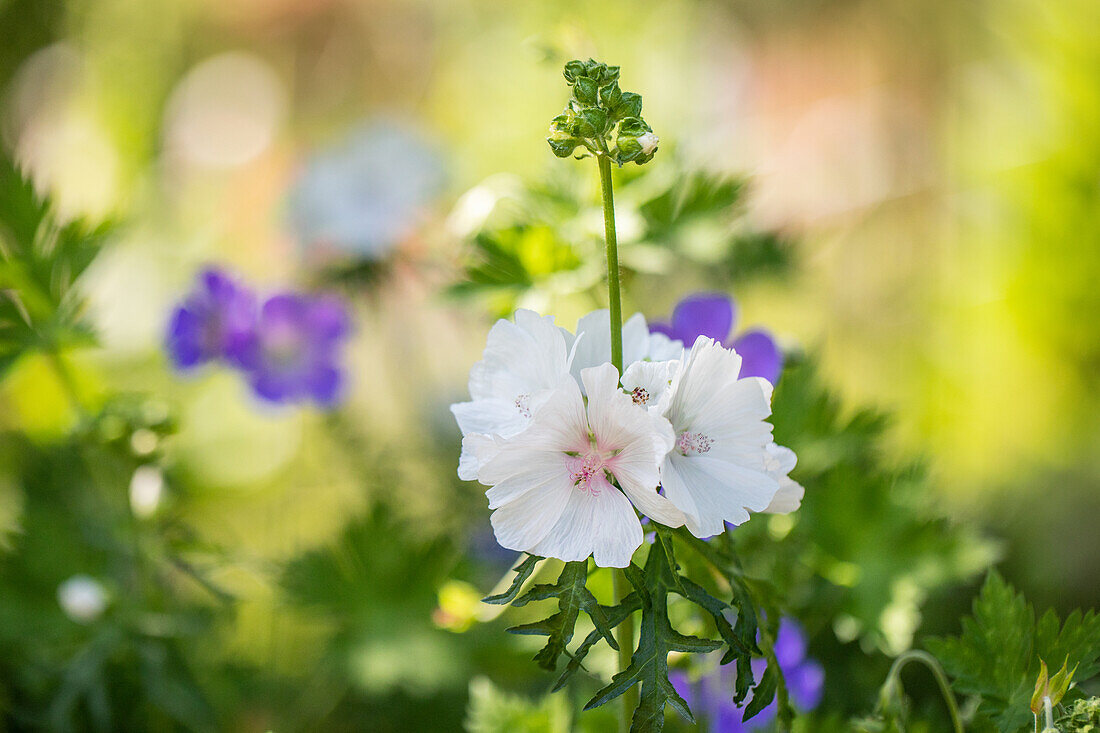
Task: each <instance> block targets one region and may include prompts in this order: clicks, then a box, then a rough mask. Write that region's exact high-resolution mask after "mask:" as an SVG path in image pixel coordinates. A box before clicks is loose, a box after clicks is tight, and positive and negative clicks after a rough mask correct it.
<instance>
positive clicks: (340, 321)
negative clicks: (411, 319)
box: [235, 293, 349, 407]
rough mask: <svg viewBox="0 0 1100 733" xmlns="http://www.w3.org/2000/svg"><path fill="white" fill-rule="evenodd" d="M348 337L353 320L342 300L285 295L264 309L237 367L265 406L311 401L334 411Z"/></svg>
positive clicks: (339, 394)
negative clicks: (332, 408) (266, 404)
mask: <svg viewBox="0 0 1100 733" xmlns="http://www.w3.org/2000/svg"><path fill="white" fill-rule="evenodd" d="M348 332H349V322H348V314H347V311H346V309H345V308H344V304H343V303H342V302H340V301H339V300H338V299H336V298H333V297H328V296H322V297H309V296H305V295H299V294H296V293H282V294H279V295H275V296H272V297H271V298H269V299H268V300H267V302H265V303H264V305H263V308H261V310H260V314H259V317H258V318H257V320H256V327H255V329H254V330H253V332H252V334H251V337H250V338H248V339H247V340H245V341H244V342H243V343H242V344H241V345H240V348H239V349H238V350H237V351H236V353H235V357H236V362H237V363H238V364H239V365H240V366H241V368H242V369H244V370H245V372H246V373H247V375H248V379H249V382H250V383H251V384H252V389H253V391H254V392H255V393H256V394H257V395H258V396H260V397H262V398H263V399H265V400H268V401H270V402H297V401H299V400H303V399H312V400H313V401H315V402H317V403H318V404H320V405H322V406H325V407H332V406H334V405H336V403H337V402H339V400H340V398H341V397H342V395H343V384H344V378H343V373H342V371H341V369H340V353H341V350H342V347H343V344H344V342H345V341H346V340H347V337H348Z"/></svg>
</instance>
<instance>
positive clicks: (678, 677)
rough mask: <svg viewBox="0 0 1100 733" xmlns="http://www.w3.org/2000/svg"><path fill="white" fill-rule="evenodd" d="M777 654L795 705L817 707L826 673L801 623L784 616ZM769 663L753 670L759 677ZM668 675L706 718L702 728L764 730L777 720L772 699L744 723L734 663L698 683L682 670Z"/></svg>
mask: <svg viewBox="0 0 1100 733" xmlns="http://www.w3.org/2000/svg"><path fill="white" fill-rule="evenodd" d="M775 656H776V659H777V660H778V662H779V668H780V669H781V670H783V677H784V679H786V681H787V690H788V692H789V693H790V696H791V703H792V704H793V705H794V707H795V708H797V709H798V710H801V711H803V712H809V711H811V710H813V709H814V708H816V707H817V706H818V704H819V703H820V702H821V695H822V692H823V691H824V687H825V672H824V670H823V669H822V668H821V665H820V664H818V663H817V661H815V660H813V659H807V658H806V636H805V634H804V633H803V632H802V629H801V628H800V627H799V626H798V624H797V623H795V622H794V621H792V620H790V619H783V620H782V622H781V623H780V625H779V634H778V635H777V637H776V640H775ZM765 666H766V662H765V661H764V660H763V659H754V660H752V673H753V676H754V677H755V678H756V679H757V680H759V679H760V677H761V675H763V674H764V668H765ZM668 678H669V680H670V681H671V682H672V686H673V687H675V688H676V692H678V693H679V694H680V697H682V698H684V699H685V700H686V701H687V703H688V705H689V706H690V707H691V708H692V709H693V711H694V712H695V713H696V717H701V718H703V719H704V723H705V724H701V725H700V730H707V731H710V733H742V732H743V731H756V730H763V729H766V728H768V727H769V726H770V725H771V723H772V721H773V720H774V719H775V712H776V707H777V703H776V702H775V700H772V702H771V703H770V704H769V705H768V706H767V707H765V708H764V709H763V710H762V711H760V713H758V714H757V715H756V717H754V718H752V719H751V720H749V721H748V722H742V720H741V717H742V715H744V712H743V711H742V710H741V709H740V708H739V707H737V706H736V705H734V704H733V686H734V682H735V681H736V679H737V673H736V671H734V668H733V665H727V666H723V667H719V668H718V669H717V670H715V671H714V672H713V673H712V674H709V675H707V676H706V677H703V678H702V679H700V680H699V681H698V682H695V683H694V684H692V683H691V682H690V681H689V680H688V676H687V673H686V672H685V671H683V670H680V669H677V670H670V671H669V674H668Z"/></svg>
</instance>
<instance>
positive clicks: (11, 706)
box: [0, 0, 1100, 731]
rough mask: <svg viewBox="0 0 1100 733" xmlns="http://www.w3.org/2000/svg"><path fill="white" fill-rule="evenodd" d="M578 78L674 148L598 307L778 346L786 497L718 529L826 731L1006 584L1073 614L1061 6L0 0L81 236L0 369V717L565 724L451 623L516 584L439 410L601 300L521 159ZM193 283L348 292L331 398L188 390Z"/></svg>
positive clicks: (1084, 197)
mask: <svg viewBox="0 0 1100 733" xmlns="http://www.w3.org/2000/svg"><path fill="white" fill-rule="evenodd" d="M588 56H594V57H596V58H597V59H600V60H603V61H607V62H608V63H613V64H619V65H621V66H622V70H623V71H622V77H621V84H622V86H623V88H624V89H629V90H633V91H636V92H639V93H641V94H642V95H643V97H644V100H645V117H646V119H647V121H648V122H649V123H650V124H651V125H652V126H653V128H654V130H655V131H656V133H657V134H658V135H659V136H660V138H661V150H660V153H659V154H658V156H657V158H656V159H655V160H654V161H653V162H652V163H651V164H649V165H647V166H645V168H644V169H642V168H637V167H629V168H624V169H623V170H622V171H620V172H618V173H617V174H616V175H617V177H618V178H617V186H618V189H617V196H618V204H619V225H620V231H621V238H622V241H623V242H624V244H623V262H624V267H625V268H626V270H627V293H626V300H627V306H626V308H627V312H628V313H630V312H633V311H635V310H639V311H642V312H643V313H644V314H645V315H646V316H647V318H649V319H650V320H651V321H656V320H662V319H667V316H668V314H669V313H670V312H671V310H672V307H673V306H674V305H675V303H676V302H677V301H678V300H679V299H680V298H682V297H683V296H685V295H688V294H690V293H692V292H697V291H719V292H725V293H729V294H731V295H732V296H734V297H735V298H736V300H737V302H738V304H739V306H740V317H739V321H738V323H739V325H738V328H739V329H744V328H749V327H765V328H767V329H768V330H770V331H771V333H772V334H774V335H775V336H776V338H777V340H778V341H779V343H780V344H781V345H782V347H783V348H784V350H785V351H786V352H787V353H788V369H787V372H785V374H784V376H783V377H782V378H781V380H780V385H779V390H778V391H777V394H776V412H777V416H776V426H777V428H776V429H777V435H780V436H782V437H784V438H785V440H784V442H786V443H787V444H790V445H792V446H794V447H796V449H798V450H799V454H800V457H802V463H801V464H800V469H799V470H800V471H802V472H801V473H799V472H798V471H796V473H795V477H796V478H798V479H799V480H800V481H801V482H802V483H803V484H804V485H805V486H806V497H807V498H806V507H805V511H804V512H803V513H802V514H800V515H795V518H794V519H783V520H782V521H770V522H769V521H766V520H758V522H756V524H757V525H759V527H758V528H757V529H749V527H750V525H752V524H753V523H750V525H746V527H745V528H744V529H745V532H744V533H743V536H744V538H745V540H744V541H745V543H746V546H748V547H756V546H759V547H760V548H761V549H760V550H759V553H760V554H759V557H760V558H761V559H760V561H759V562H760V570H761V572H766V573H769V575H770V576H773V577H777V578H779V577H782V578H785V580H781V581H777V582H779V583H780V585H781V586H782V587H785V588H786V589H787V591H788V593H789V594H790V598H791V607H790V612H791V614H792V616H795V617H797V618H798V619H799V621H800V622H801V623H802V624H803V626H804V627H805V629H806V632H807V634H808V635H809V638H810V651H811V653H812V654H813V655H815V656H816V657H817V658H818V659H819V660H820V661H821V663H822V664H823V665H824V668H825V679H826V692H825V698H824V701H823V703H822V708H821V710H822V713H821V715H822V716H824V717H828V716H829V715H834V716H840V715H849V714H852V713H853V712H855V711H858V710H859V709H861V706H863V705H864V704H865V703H866V702H867V701H870V702H872V703H873V699H874V698H873V694H874V690H875V688H876V685H877V684H879V683H881V679H882V672H883V671H884V669H885V666H888V659H889V657H890V656H891V655H894V654H897V653H898V652H900V651H902V650H904V649H905V648H908V647H909V646H910V645H912V644H913V643H915V640H919V639H920V638H921V636H922V635H923V634H927V633H942V632H954V631H956V630H957V616H958V614H959V613H961V612H963V611H965V610H966V609H967V608H968V607H969V598H970V595H971V591H972V589H973V588H974V587H976V584H977V583H978V582H979V581H980V578H981V573H982V571H983V570H984V569H985V568H986V567H987V566H989V565H990V564H991V563H993V562H995V561H999V562H1000V568H1001V569H1002V571H1003V572H1004V573H1005V575H1006V577H1007V578H1008V579H1009V580H1011V581H1012V582H1014V583H1015V584H1016V585H1017V586H1018V587H1020V588H1021V589H1022V590H1024V591H1026V592H1027V594H1028V595H1029V598H1031V599H1032V600H1033V601H1035V602H1036V604H1037V605H1038V606H1040V607H1042V606H1047V605H1051V606H1054V607H1055V608H1057V609H1059V611H1061V612H1063V613H1065V612H1067V611H1068V610H1069V609H1071V608H1073V607H1076V606H1082V605H1083V606H1096V605H1100V573H1098V570H1097V564H1096V562H1095V558H1096V557H1097V555H1098V553H1100V533H1097V532H1096V531H1095V527H1096V517H1097V516H1098V511H1100V491H1098V488H1100V288H1097V285H1096V283H1097V281H1098V280H1100V5H1098V4H1096V3H1095V2H1093V1H1092V0H1063V1H1062V2H1059V3H1046V2H1040V1H1039V0H998V2H967V3H958V2H948V1H946V0H943V1H941V0H922V1H921V2H910V1H908V0H886V1H881V0H876V1H874V2H872V1H870V0H788V1H787V2H780V3H776V2H763V1H762V0H673V1H672V2H666V3H661V4H654V5H652V6H650V5H647V4H643V3H637V2H620V1H619V0H608V1H607V2H602V3H581V2H569V1H565V0H563V1H562V2H556V3H515V2H499V1H497V0H451V1H449V2H428V1H427V0H424V1H419V2H418V1H416V0H379V1H372V0H234V1H233V2H213V1H212V0H141V1H138V0H80V1H74V2H60V1H59V0H0V141H2V142H0V147H2V148H3V152H4V155H5V157H7V158H9V159H11V160H14V161H17V162H18V164H19V165H20V166H21V167H22V168H23V169H24V170H25V171H26V172H27V175H28V176H29V178H30V180H31V182H32V183H33V187H34V190H35V191H37V192H38V195H39V196H41V197H47V198H46V199H45V200H46V201H48V207H49V212H50V215H51V216H53V217H55V218H56V221H57V222H58V223H59V224H58V225H59V226H64V225H66V224H69V223H71V226H72V227H77V228H78V229H79V231H80V232H84V233H89V234H88V236H91V234H90V233H94V236H95V238H96V239H95V242H96V244H95V250H94V251H95V256H94V257H86V258H83V259H81V258H77V259H78V260H79V261H78V262H76V263H75V264H74V263H70V262H59V261H55V260H49V267H50V268H51V269H50V273H52V274H48V275H47V276H46V277H45V279H44V280H43V281H42V282H44V283H46V290H50V287H51V286H56V285H57V278H56V277H55V276H56V275H57V273H58V272H59V269H58V268H61V267H62V266H63V269H64V273H65V277H64V278H62V280H64V284H65V292H63V293H61V294H60V296H59V298H58V303H57V305H58V307H57V308H56V309H54V310H52V311H50V318H51V319H53V320H51V323H53V322H54V321H55V320H56V319H54V317H55V316H58V317H60V316H59V315H58V314H61V315H64V316H65V318H71V319H72V321H73V323H74V324H75V323H76V322H77V321H79V324H80V329H78V330H79V332H80V337H79V338H77V337H73V338H68V337H67V336H64V335H59V336H57V338H51V340H50V341H49V342H48V344H46V346H45V347H43V344H45V343H46V342H44V341H42V339H41V338H37V337H36V338H29V339H27V340H26V343H24V344H22V345H19V346H18V347H16V346H10V347H9V346H7V345H5V347H4V355H3V360H2V362H3V369H4V372H3V381H2V382H0V431H2V433H0V441H2V442H0V711H2V713H3V715H4V720H5V724H4V726H3V727H7V728H10V729H12V730H23V729H39V728H46V729H58V730H64V729H72V730H110V729H123V728H124V729H135V730H173V729H196V730H213V729H222V730H247V731H253V730H254V731H264V730H268V729H274V730H279V731H289V730H377V731H385V730H459V729H462V727H463V726H464V725H465V726H466V727H467V728H468V729H470V730H497V729H499V730H521V729H524V728H522V727H519V724H518V723H514V722H513V723H500V722H494V721H500V720H508V719H509V718H507V715H509V714H512V713H515V711H516V710H520V711H521V712H522V714H523V715H527V716H528V718H527V719H525V720H527V722H526V723H524V725H528V724H530V728H529V729H531V730H559V729H564V728H563V727H562V726H566V725H568V722H569V721H571V720H573V712H572V711H571V709H570V705H569V704H566V701H569V700H572V701H574V702H583V699H581V696H582V693H581V692H579V691H577V692H570V693H569V694H568V695H563V696H561V698H560V700H559V698H553V699H551V700H549V701H544V702H538V700H539V698H538V695H540V694H541V693H544V692H546V691H547V690H548V688H549V686H550V684H551V683H552V678H551V677H550V676H548V675H545V674H543V673H541V672H540V671H539V670H537V668H536V667H535V666H534V665H533V664H532V663H530V661H529V657H530V656H531V655H532V654H533V653H534V651H535V650H537V646H538V645H537V643H536V642H533V641H532V640H530V639H529V638H526V637H514V636H509V635H506V634H504V633H503V628H504V627H505V626H506V625H509V624H510V623H514V622H515V619H514V618H501V619H497V618H496V617H495V614H496V613H497V611H496V610H493V611H489V610H487V608H488V607H486V606H482V605H480V604H479V603H478V599H479V598H480V597H482V596H483V595H485V594H486V593H488V592H489V591H490V590H492V589H493V588H494V586H496V585H498V583H499V581H500V580H501V578H502V577H503V576H504V575H505V573H506V571H507V569H508V567H509V563H511V562H512V561H513V560H514V559H515V557H514V556H513V555H512V554H511V553H508V552H505V551H503V550H501V549H500V548H498V547H497V546H496V545H495V543H494V541H493V538H492V534H491V531H490V528H489V523H488V512H487V510H486V508H485V500H484V496H483V493H482V489H481V488H479V487H478V486H476V485H474V484H466V483H463V482H461V481H459V480H458V478H457V477H456V475H455V468H456V466H457V460H458V451H459V435H458V430H457V428H456V427H455V426H454V424H453V420H452V418H451V416H450V414H449V413H448V411H447V407H448V405H449V404H451V403H452V402H456V401H460V400H463V399H465V394H466V376H467V372H468V369H469V367H470V365H471V364H473V362H474V361H476V360H477V359H478V358H479V356H480V351H481V348H482V347H483V345H484V338H485V334H486V332H487V330H488V328H489V326H490V325H491V324H492V322H493V320H494V319H495V318H496V317H499V316H502V315H506V314H507V313H509V312H510V311H511V310H512V309H513V308H515V307H517V306H523V307H531V308H535V309H537V310H539V311H542V312H545V313H553V314H555V315H556V316H557V317H558V321H559V323H562V324H563V325H565V326H567V327H572V326H573V324H574V323H575V319H576V318H577V317H578V316H580V315H582V314H584V313H585V312H587V311H588V310H591V309H592V308H594V307H599V306H600V305H601V304H602V302H603V297H604V296H603V294H602V289H601V287H602V286H601V278H602V264H601V261H600V248H601V247H602V242H601V234H602V229H601V226H602V221H601V219H600V209H599V191H598V178H597V173H596V166H595V164H594V163H593V162H592V161H574V160H564V161H561V160H557V159H555V158H554V157H553V155H552V153H551V152H550V150H549V148H548V147H547V145H546V143H545V142H544V139H543V138H544V137H545V134H546V129H547V125H548V123H549V120H550V118H551V117H553V116H554V115H555V114H557V113H558V112H560V110H561V108H562V106H563V105H564V103H565V100H566V99H567V89H566V87H565V85H564V84H563V79H562V77H561V73H560V70H561V66H562V64H563V63H564V61H567V60H569V59H571V58H574V57H580V58H587V57H588ZM9 178H10V176H9ZM8 183H10V184H11V185H8V184H5V186H7V187H6V188H5V192H6V195H10V196H13V197H16V198H18V197H19V196H23V195H24V194H25V191H23V190H22V189H21V188H20V186H19V185H18V183H17V182H15V183H13V182H11V181H9V182H8ZM28 200H29V199H28ZM42 206H46V204H42ZM31 208H33V207H31ZM24 209H27V210H28V211H30V209H28V208H27V207H24ZM43 211H45V208H43ZM9 213H10V207H9ZM27 216H28V217H30V220H33V219H34V212H33V211H32V212H31V213H29V214H27ZM6 223H7V224H8V226H9V228H13V227H14V225H12V224H11V223H10V221H9V222H6ZM31 223H32V224H33V223H34V222H33V221H32V222H31ZM65 231H69V230H68V229H66V230H65ZM74 231H75V230H74ZM74 236H75V235H74ZM80 236H84V234H81V235H80ZM49 256H53V255H49ZM47 259H48V257H47ZM85 259H86V260H87V261H84V260H85ZM210 266H214V267H217V268H219V269H220V270H222V271H225V272H227V273H231V274H232V276H233V277H234V278H237V279H238V280H239V281H240V282H242V283H247V284H248V287H250V288H252V289H253V290H254V291H255V292H256V293H258V294H259V297H261V298H266V297H268V296H269V295H272V294H274V293H279V292H287V291H293V292H300V293H327V294H331V295H335V296H336V297H338V298H340V301H341V302H342V303H343V304H344V306H345V307H346V309H347V311H348V314H349V321H350V324H351V325H350V336H349V338H348V341H347V344H346V348H345V349H344V350H343V351H342V353H341V355H340V366H341V369H342V370H343V373H344V375H345V381H344V388H343V390H342V391H341V395H340V399H339V402H338V404H337V405H336V407H335V408H334V409H322V408H320V407H318V406H317V405H315V404H313V403H311V402H310V401H308V400H307V401H304V402H295V403H293V404H274V403H273V402H272V401H271V400H266V401H265V400H263V399H261V398H259V397H257V396H256V395H255V394H254V393H253V391H252V390H250V388H249V383H248V382H247V380H246V379H244V378H242V377H241V375H240V374H239V373H238V371H236V370H234V369H233V368H231V367H229V366H227V365H224V364H208V365H205V366H203V367H201V368H198V369H193V370H187V371H186V372H182V373H181V371H180V370H179V369H177V368H176V366H175V365H174V364H173V361H172V359H171V358H170V356H169V354H168V352H167V351H166V347H165V344H166V338H167V336H166V334H167V332H168V324H169V321H170V319H171V317H172V313H173V309H174V308H176V307H177V305H179V304H180V303H181V302H182V301H183V300H184V299H185V298H187V297H188V294H189V293H192V292H193V291H194V288H195V283H196V277H197V275H198V273H199V272H200V271H202V270H203V268H206V267H210ZM77 275H79V276H78V277H77ZM13 277H14V276H13V275H11V274H10V273H8V274H6V275H5V282H4V286H5V288H12V287H14V286H13V285H12V283H13V279H12V278H13ZM51 278H52V279H51ZM70 285H71V288H70V287H69V286H70ZM54 289H56V288H54ZM62 306H64V307H62ZM63 332H64V333H67V331H64V330H63V329H61V330H57V331H56V333H57V334H62V333H63ZM40 335H41V334H39V336H40ZM36 339H37V340H36ZM39 347H42V348H39ZM784 399H786V400H787V403H786V404H787V405H788V407H786V408H784V406H783V404H784V403H783V401H784ZM844 438H850V440H845V439H844ZM918 466H919V468H918ZM868 467H871V468H872V469H873V470H870V471H869V469H868ZM872 474H873V476H874V480H872V479H871V478H869V477H870V476H871V475H872ZM845 477H847V479H845ZM860 482H862V483H860ZM857 485H858V486H857ZM853 487H855V488H853ZM815 496H816V497H817V498H815ZM882 497H888V498H882ZM899 514H905V515H906V516H907V517H909V519H908V520H907V522H905V521H902V520H900V519H899V518H898V515H899ZM774 519H775V520H778V519H779V518H774ZM738 531H740V530H738ZM776 548H779V549H776ZM784 548H785V549H784ZM905 548H908V549H905ZM907 552H908V553H909V554H906V553H907ZM884 556H885V560H884V559H883V557H884ZM783 568H786V570H784V569H783ZM790 568H798V570H797V571H795V570H790ZM74 579H75V580H74ZM784 583H786V585H785V586H784V585H783V584H784ZM514 613H515V612H511V611H509V612H506V613H505V617H510V615H511V614H514ZM613 663H614V662H613V660H612V659H611V658H610V656H609V657H608V658H607V659H606V661H605V666H606V669H601V668H600V665H599V663H598V660H597V663H594V664H595V669H594V670H593V672H594V674H596V675H597V676H598V675H599V674H601V673H603V672H606V671H608V670H610V668H611V665H612V664H613ZM853 670H862V672H860V671H853ZM831 675H832V676H831ZM844 675H848V679H850V680H852V681H851V682H850V683H847V684H850V688H849V689H848V690H847V691H845V690H844V689H843V688H841V687H839V685H840V679H841V676H844ZM861 675H862V676H861ZM876 676H877V679H876ZM834 678H835V679H836V680H837V682H836V685H837V686H833V684H832V683H831V682H830V680H831V679H834ZM853 690H854V691H855V692H853ZM525 706H526V707H525ZM540 706H541V707H540ZM509 711H511V712H509ZM515 714H516V715H520V713H515ZM599 715H601V713H600V712H594V713H591V714H587V713H586V714H585V715H584V716H581V717H580V718H579V720H580V721H583V723H582V724H583V725H586V726H591V729H593V730H600V729H602V728H601V725H602V724H603V723H601V722H600V721H601V720H602V719H601V718H599ZM494 716H495V717H494ZM563 721H565V722H563ZM574 722H575V721H574ZM604 722H606V721H604ZM494 726H496V727H494ZM810 729H811V730H812V729H813V728H810Z"/></svg>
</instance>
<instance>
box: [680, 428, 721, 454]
mask: <svg viewBox="0 0 1100 733" xmlns="http://www.w3.org/2000/svg"><path fill="white" fill-rule="evenodd" d="M712 445H714V440H713V439H712V438H709V437H707V436H706V435H704V434H702V433H688V432H684V433H680V438H679V439H678V440H677V441H676V450H678V451H680V455H683V456H698V455H701V454H703V453H706V452H707V451H709V450H710V447H711V446H712Z"/></svg>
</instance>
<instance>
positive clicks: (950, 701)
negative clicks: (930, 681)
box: [886, 649, 964, 733]
mask: <svg viewBox="0 0 1100 733" xmlns="http://www.w3.org/2000/svg"><path fill="white" fill-rule="evenodd" d="M909 662H918V663H920V664H923V665H924V666H925V667H927V668H928V671H930V672H931V673H932V676H933V677H935V678H936V684H938V685H939V687H940V693H942V694H943V701H944V702H945V703H946V704H947V712H948V713H950V715H951V725H952V726H953V728H954V731H955V733H964V731H963V724H962V716H960V715H959V704H958V703H957V702H956V701H955V693H953V692H951V685H950V684H949V683H948V681H947V675H946V674H945V673H944V671H943V667H941V666H940V663H939V660H937V659H936V658H935V657H933V656H932V655H931V654H929V653H928V652H925V651H921V650H920V649H910V650H909V651H907V652H905V653H904V654H902V655H901V656H899V657H898V658H897V659H895V660H894V664H893V666H892V667H890V674H888V675H886V684H887V685H890V686H891V687H892V688H893V689H895V690H900V687H901V670H902V668H903V667H905V665H906V664H908V663H909Z"/></svg>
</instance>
